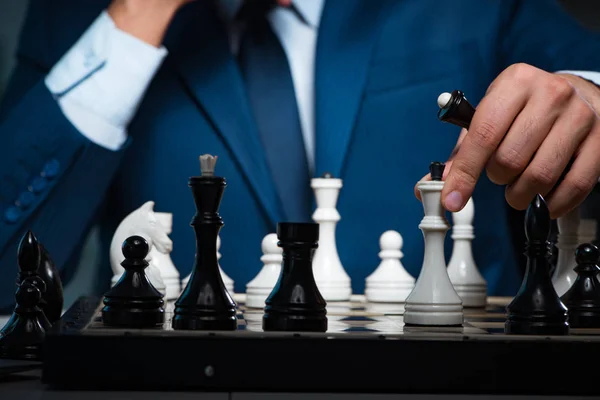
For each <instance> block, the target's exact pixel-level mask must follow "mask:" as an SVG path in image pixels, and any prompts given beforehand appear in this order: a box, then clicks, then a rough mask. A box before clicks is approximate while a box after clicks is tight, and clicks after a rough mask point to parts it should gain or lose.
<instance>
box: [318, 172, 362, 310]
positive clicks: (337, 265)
mask: <svg viewBox="0 0 600 400" xmlns="http://www.w3.org/2000/svg"><path fill="white" fill-rule="evenodd" d="M311 187H312V189H313V190H314V193H315V198H316V203H317V208H316V210H315V212H314V213H313V215H312V218H313V220H314V221H315V222H316V223H318V224H319V247H317V250H315V254H314V257H313V271H314V275H315V282H316V283H317V287H318V288H319V291H320V292H321V295H322V296H323V298H324V299H325V300H326V301H347V300H350V296H351V295H352V287H351V284H350V283H351V282H350V276H348V274H347V273H346V271H345V270H344V267H343V266H342V262H341V261H340V257H339V255H338V251H337V245H336V236H335V229H336V225H337V223H338V222H339V220H340V219H341V217H340V214H339V212H338V210H337V209H336V204H337V200H338V196H339V193H340V189H341V188H342V180H341V179H336V178H333V177H331V175H330V174H324V175H323V177H322V178H314V179H312V180H311Z"/></svg>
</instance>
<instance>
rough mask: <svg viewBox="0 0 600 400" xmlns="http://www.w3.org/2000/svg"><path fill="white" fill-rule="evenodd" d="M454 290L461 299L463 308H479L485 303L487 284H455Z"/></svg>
mask: <svg viewBox="0 0 600 400" xmlns="http://www.w3.org/2000/svg"><path fill="white" fill-rule="evenodd" d="M454 290H456V294H458V296H459V297H460V298H461V299H462V303H463V304H462V305H463V307H465V308H481V307H485V306H486V304H487V285H477V284H464V285H459V284H455V285H454Z"/></svg>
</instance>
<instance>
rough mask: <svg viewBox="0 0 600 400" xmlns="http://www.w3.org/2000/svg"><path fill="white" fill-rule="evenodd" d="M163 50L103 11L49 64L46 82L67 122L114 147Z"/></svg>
mask: <svg viewBox="0 0 600 400" xmlns="http://www.w3.org/2000/svg"><path fill="white" fill-rule="evenodd" d="M166 55H167V50H166V49H165V48H164V47H161V48H156V47H154V46H152V45H149V44H147V43H145V42H143V41H142V40H140V39H137V38H136V37H134V36H132V35H130V34H128V33H126V32H124V31H122V30H120V29H118V28H117V27H116V26H115V24H114V22H113V20H112V19H111V18H110V16H109V15H108V13H107V12H106V11H104V12H102V13H101V14H100V16H99V17H98V18H97V19H96V21H94V23H93V24H92V25H91V26H90V28H88V30H87V31H86V32H85V33H84V34H83V36H82V37H81V38H80V39H79V41H78V42H77V43H76V44H75V45H74V46H73V47H72V48H71V49H70V50H69V51H68V52H67V53H66V54H65V55H64V56H63V57H62V58H61V60H60V61H59V62H58V63H57V64H56V65H55V66H54V68H52V70H51V71H50V73H49V74H48V76H47V77H46V80H45V83H46V86H47V87H48V89H49V90H50V92H51V93H52V94H53V95H54V97H55V98H56V99H57V101H58V103H59V105H60V107H61V109H62V110H63V113H64V114H65V116H66V117H67V118H68V119H69V120H70V122H71V123H72V124H73V125H74V126H75V127H77V128H78V129H79V131H80V132H81V133H82V134H83V135H84V136H86V137H88V139H90V140H91V141H93V142H95V143H97V144H99V145H101V146H103V147H106V148H109V149H113V150H116V149H119V148H120V146H121V145H122V144H123V143H124V142H125V140H126V131H127V126H128V124H129V122H131V120H132V119H133V117H134V115H135V113H136V112H137V109H138V106H139V104H140V103H141V101H142V99H143V96H144V94H145V92H146V90H147V88H148V86H149V85H150V82H151V81H152V79H153V78H154V75H155V74H156V72H157V71H158V69H159V68H160V66H161V65H162V62H163V60H164V58H165V57H166Z"/></svg>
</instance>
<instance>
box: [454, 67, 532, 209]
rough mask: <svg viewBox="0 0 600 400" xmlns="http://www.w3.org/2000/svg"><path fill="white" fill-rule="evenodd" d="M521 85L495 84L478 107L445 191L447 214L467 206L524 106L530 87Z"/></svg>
mask: <svg viewBox="0 0 600 400" xmlns="http://www.w3.org/2000/svg"><path fill="white" fill-rule="evenodd" d="M518 83H519V80H515V79H508V78H506V79H505V80H504V81H499V82H496V83H495V84H494V85H495V86H494V89H492V90H490V91H489V93H488V94H487V95H486V96H485V97H484V98H483V99H482V101H481V102H480V103H479V105H478V106H477V110H476V111H475V115H474V116H473V120H472V121H471V125H470V129H469V133H468V134H467V135H465V137H464V140H463V141H462V143H461V145H460V148H459V150H458V152H457V154H456V156H455V157H454V160H453V164H452V169H451V171H450V173H449V174H448V178H447V179H446V184H445V185H444V189H443V191H442V203H443V205H444V207H445V208H446V209H447V210H448V211H451V212H455V211H459V210H461V209H462V208H463V207H464V205H465V203H466V202H467V200H468V199H469V198H470V197H471V195H472V194H473V189H474V188H475V185H476V183H477V181H478V179H479V177H480V175H481V172H482V171H483V169H484V168H485V166H486V164H487V163H488V161H489V159H490V157H491V156H492V155H493V154H494V152H495V151H496V148H497V147H498V145H499V144H500V142H501V141H502V139H503V138H504V135H505V134H506V132H508V130H509V129H510V127H511V125H512V123H513V121H514V120H515V118H516V117H517V115H519V113H520V112H521V110H522V109H523V108H524V107H525V104H526V102H527V99H528V97H529V90H528V86H527V85H521V84H518Z"/></svg>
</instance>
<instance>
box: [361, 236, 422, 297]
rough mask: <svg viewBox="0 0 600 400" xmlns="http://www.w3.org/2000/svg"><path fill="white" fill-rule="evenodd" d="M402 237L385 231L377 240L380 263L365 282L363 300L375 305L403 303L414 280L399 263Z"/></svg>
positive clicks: (401, 255)
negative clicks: (375, 303) (379, 249)
mask: <svg viewBox="0 0 600 400" xmlns="http://www.w3.org/2000/svg"><path fill="white" fill-rule="evenodd" d="M402 244H403V240H402V236H401V235H400V233H398V232H396V231H392V230H390V231H386V232H384V233H383V234H382V235H381V237H380V238H379V246H380V248H381V251H380V252H379V258H381V263H380V264H379V266H378V267H377V268H376V269H375V271H373V273H372V274H371V275H369V276H368V277H367V279H366V281H365V298H366V299H367V301H370V302H377V303H403V302H404V301H405V300H406V298H407V297H408V295H409V294H410V292H411V291H412V290H413V288H414V286H415V278H413V276H412V275H411V274H409V273H408V272H407V271H406V270H405V269H404V266H403V265H402V262H401V261H400V260H401V259H402V257H403V254H402Z"/></svg>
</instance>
